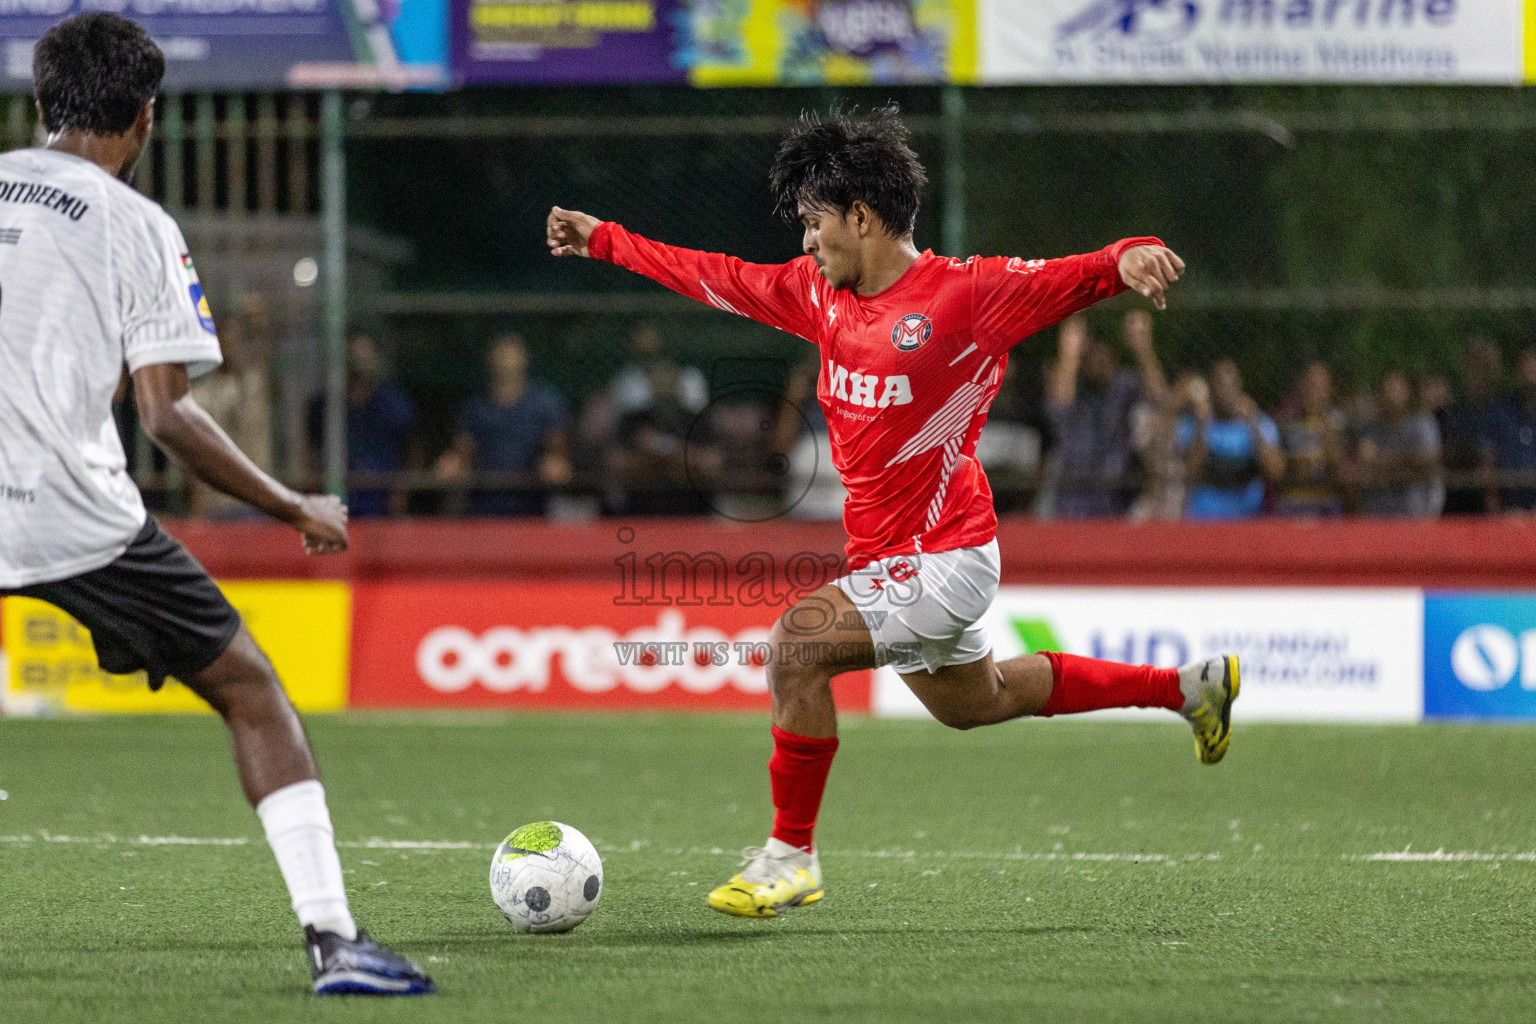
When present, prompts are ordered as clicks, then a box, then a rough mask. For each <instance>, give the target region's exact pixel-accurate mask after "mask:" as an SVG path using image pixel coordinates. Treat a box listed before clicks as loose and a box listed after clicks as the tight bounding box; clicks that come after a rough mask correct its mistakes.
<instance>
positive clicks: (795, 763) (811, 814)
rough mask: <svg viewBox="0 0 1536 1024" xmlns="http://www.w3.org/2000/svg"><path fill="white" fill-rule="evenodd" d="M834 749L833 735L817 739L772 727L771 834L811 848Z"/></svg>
mask: <svg viewBox="0 0 1536 1024" xmlns="http://www.w3.org/2000/svg"><path fill="white" fill-rule="evenodd" d="M836 753H837V737H836V736H834V737H832V738H830V739H816V738H814V737H811V736H796V735H795V734H794V733H792V732H785V731H784V730H783V729H780V728H779V727H778V726H774V727H773V757H771V758H769V759H768V777H769V778H770V779H771V780H772V782H773V809H774V814H773V838H775V839H778V840H781V841H783V842H786V843H788V844H789V845H790V846H798V847H800V848H801V849H810V848H811V833H812V832H814V831H815V830H816V814H817V812H818V811H820V810H821V794H822V792H823V791H824V790H826V788H827V773H828V772H829V771H831V770H832V755H834V754H836Z"/></svg>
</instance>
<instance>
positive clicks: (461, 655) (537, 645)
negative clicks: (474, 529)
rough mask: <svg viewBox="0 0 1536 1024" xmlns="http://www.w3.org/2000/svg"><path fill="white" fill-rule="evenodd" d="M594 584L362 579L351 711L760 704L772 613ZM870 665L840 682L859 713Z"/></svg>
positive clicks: (764, 704) (356, 593) (842, 700)
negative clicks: (635, 595)
mask: <svg viewBox="0 0 1536 1024" xmlns="http://www.w3.org/2000/svg"><path fill="white" fill-rule="evenodd" d="M616 596H617V591H616V590H615V588H614V587H613V586H610V585H606V584H603V583H595V582H594V583H553V582H551V583H494V582H486V583H474V582H452V583H404V582H402V583H383V582H381V583H360V584H357V585H356V586H355V587H354V589H353V598H354V622H355V626H354V630H353V656H352V664H353V685H352V705H353V706H354V707H394V708H409V707H437V708H469V707H482V708H483V707H505V708H512V707H541V708H573V709H575V708H585V709H626V710H636V709H645V708H657V709H661V708H670V709H685V710H700V711H708V710H715V711H729V710H767V708H768V676H767V672H766V670H765V669H764V664H765V655H766V653H767V641H768V630H769V627H771V626H772V625H773V622H774V619H775V617H776V616H777V614H778V612H777V611H776V610H774V609H771V608H762V607H756V606H749V605H748V606H744V605H740V604H735V603H722V604H712V603H708V602H705V601H703V600H702V599H701V600H700V601H699V602H698V604H696V605H684V604H681V603H664V604H645V603H641V604H620V603H617V602H616V601H615V598H616ZM869 693H870V674H869V673H868V672H860V673H852V674H849V675H846V676H843V677H840V678H839V680H838V682H837V696H838V700H839V705H840V706H841V707H844V708H847V709H848V710H852V711H859V710H868V708H869Z"/></svg>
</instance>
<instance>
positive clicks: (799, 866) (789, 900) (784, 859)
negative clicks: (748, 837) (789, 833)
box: [709, 839, 824, 917]
mask: <svg viewBox="0 0 1536 1024" xmlns="http://www.w3.org/2000/svg"><path fill="white" fill-rule="evenodd" d="M741 855H742V858H743V860H742V868H741V870H740V871H739V872H737V873H736V874H735V875H734V876H733V877H732V878H731V880H730V881H729V882H726V883H725V884H724V885H722V886H720V887H719V888H718V889H716V890H715V891H714V892H712V893H710V894H709V905H710V906H711V907H713V908H715V909H716V910H718V911H720V913H722V914H730V915H731V916H732V917H778V916H779V915H780V914H782V913H783V912H784V911H786V910H788V909H789V908H791V907H803V906H806V905H807V904H811V903H815V902H816V901H817V900H819V899H821V897H822V896H823V895H824V893H823V892H822V888H821V862H820V861H819V860H818V859H817V858H816V854H815V853H814V852H808V851H806V850H802V849H800V848H798V847H795V846H790V845H789V844H788V843H786V842H783V841H782V840H778V839H769V840H768V843H767V845H766V846H749V847H747V848H746V849H745V850H743V851H741Z"/></svg>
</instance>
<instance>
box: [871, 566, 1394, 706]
mask: <svg viewBox="0 0 1536 1024" xmlns="http://www.w3.org/2000/svg"><path fill="white" fill-rule="evenodd" d="M986 622H987V626H988V629H989V630H990V631H991V633H992V642H993V645H994V648H993V650H994V654H995V656H996V657H998V658H1000V659H1001V658H1011V657H1015V656H1017V655H1020V654H1031V653H1036V652H1039V651H1045V650H1059V651H1067V652H1069V653H1072V654H1080V655H1085V656H1087V657H1091V658H1108V659H1110V660H1112V661H1124V662H1131V663H1135V664H1151V665H1157V666H1159V667H1161V668H1175V667H1177V666H1179V665H1183V664H1186V663H1188V662H1191V661H1195V660H1198V659H1201V658H1208V657H1212V656H1214V655H1217V654H1236V655H1238V656H1239V657H1240V658H1241V659H1242V666H1243V677H1242V696H1241V698H1240V699H1239V700H1238V702H1237V704H1236V705H1235V707H1234V711H1233V714H1234V716H1235V717H1236V718H1237V720H1239V721H1248V722H1252V721H1265V720H1268V721H1291V722H1415V721H1418V720H1419V718H1420V717H1421V716H1422V714H1423V696H1422V694H1423V678H1424V668H1423V652H1424V645H1423V640H1422V631H1423V598H1422V596H1421V594H1420V592H1419V591H1417V590H1366V589H1337V590H1308V589H1302V588H1288V589H1283V590H1259V589H1233V590H1226V589H1219V588H1214V587H1213V588H1201V589H1180V590H1155V589H1146V590H1132V589H1113V590H1110V589H1105V590H1100V589H1094V588H1086V587H1060V588H1033V587H1003V588H1002V589H1001V590H1000V591H999V592H998V596H997V600H996V601H995V602H994V603H993V605H992V609H991V611H990V612H988V614H987V618H986ZM874 703H875V711H876V713H877V714H882V715H891V716H903V715H923V714H926V712H925V711H924V710H923V708H922V705H921V704H918V703H917V702H916V700H915V699H913V698H912V697H911V696H910V694H908V693H907V692H906V687H904V686H902V685H901V681H900V680H899V679H894V680H893V678H892V677H890V676H888V675H887V676H883V677H882V678H880V679H879V680H877V683H876V692H875V701H874ZM1102 714H1104V715H1116V716H1129V717H1161V718H1166V717H1167V715H1166V713H1164V712H1156V711H1121V712H1103V713H1102Z"/></svg>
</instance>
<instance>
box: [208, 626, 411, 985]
mask: <svg viewBox="0 0 1536 1024" xmlns="http://www.w3.org/2000/svg"><path fill="white" fill-rule="evenodd" d="M186 682H187V685H188V686H189V687H190V688H191V689H192V690H193V692H195V693H197V694H198V695H199V696H200V697H202V698H203V699H204V700H206V701H207V702H208V703H209V704H210V705H211V706H212V707H213V709H214V710H215V711H217V712H218V713H219V715H220V717H222V718H223V719H224V724H225V725H226V726H228V728H229V735H230V741H231V743H232V745H233V747H234V753H235V767H236V769H237V770H238V771H239V773H240V786H241V788H242V789H243V790H244V791H245V798H246V799H247V800H249V801H250V802H251V805H252V806H253V807H255V808H256V814H257V815H258V816H259V817H260V818H261V823H262V827H263V829H265V831H266V834H267V842H268V843H269V844H270V845H271V847H272V852H273V854H275V855H276V857H277V864H278V867H279V868H280V869H281V871H282V874H283V881H284V882H286V883H287V884H288V891H289V893H290V894H291V895H292V897H293V909H294V912H295V913H297V914H298V916H299V923H300V924H302V925H303V926H304V931H305V938H306V944H307V947H308V951H309V956H310V959H311V962H312V973H313V975H314V981H315V991H316V992H317V993H320V994H368V995H415V994H422V993H429V992H432V991H434V987H433V984H432V979H431V978H429V977H427V976H426V974H425V973H423V972H422V970H421V968H419V967H417V966H416V965H415V964H413V963H411V962H410V961H409V960H407V959H405V958H404V957H402V956H400V955H398V954H396V953H395V952H394V951H392V950H390V949H387V948H386V947H384V946H380V945H379V944H378V943H376V942H374V941H373V940H372V939H370V938H369V937H368V935H367V933H366V932H362V931H359V930H358V928H357V925H356V923H355V922H354V921H353V920H352V912H351V909H350V907H349V906H348V902H347V891H346V883H345V882H344V881H343V878H342V873H341V859H340V858H339V857H338V856H337V854H336V839H335V832H334V829H333V828H332V826H331V814H330V810H329V808H327V806H326V803H325V789H324V787H322V786H321V785H320V781H319V778H318V774H317V772H316V770H315V758H314V755H313V754H312V753H311V752H310V749H309V741H308V739H306V738H305V736H304V727H303V726H302V725H301V724H300V722H299V716H298V713H297V712H296V711H295V710H294V707H293V703H292V702H291V701H289V699H288V694H287V693H286V692H285V691H284V690H283V686H282V683H281V682H280V681H279V680H278V678H277V672H276V671H275V670H274V669H273V668H272V662H271V660H270V659H268V658H267V655H266V652H264V651H263V650H262V649H261V648H260V647H259V646H257V644H256V641H255V639H254V638H252V636H251V634H250V630H248V629H247V628H246V627H245V625H244V623H242V624H241V626H240V631H239V632H238V633H236V634H235V638H234V640H232V641H231V642H230V645H229V647H228V648H227V649H226V650H225V651H224V653H223V654H221V655H219V657H218V658H216V659H214V661H213V663H212V664H210V665H209V666H208V667H207V668H204V669H202V670H201V671H199V672H196V673H194V674H192V676H191V678H190V679H188V680H187V681H186Z"/></svg>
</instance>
